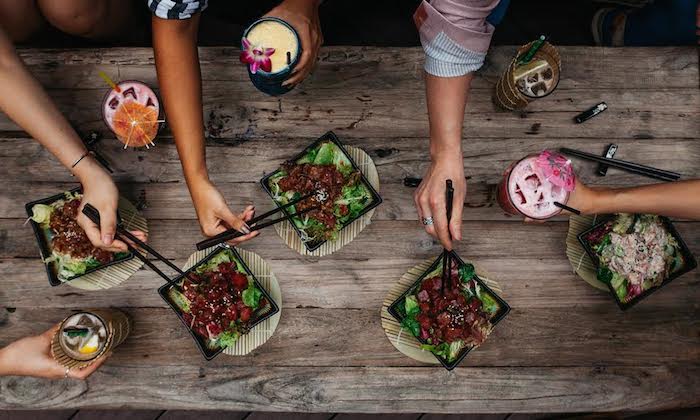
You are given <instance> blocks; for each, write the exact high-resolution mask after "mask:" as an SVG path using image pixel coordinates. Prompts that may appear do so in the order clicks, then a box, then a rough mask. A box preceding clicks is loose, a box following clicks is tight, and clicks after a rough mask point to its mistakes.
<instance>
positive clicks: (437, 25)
mask: <svg viewBox="0 0 700 420" xmlns="http://www.w3.org/2000/svg"><path fill="white" fill-rule="evenodd" d="M499 1H500V0H432V1H431V2H428V1H426V0H423V2H422V3H421V5H420V6H419V7H418V10H416V13H415V14H414V15H413V19H414V21H415V23H416V26H417V27H418V31H419V33H420V39H421V44H422V45H423V49H424V50H425V71H426V72H428V73H429V74H432V75H434V76H438V77H455V76H463V75H465V74H468V73H471V72H473V71H476V70H478V69H479V68H480V67H481V66H482V65H483V64H484V59H485V57H486V52H487V51H488V48H489V45H490V43H491V37H492V36H493V31H494V29H495V28H494V26H493V25H491V24H490V23H488V22H487V21H486V18H487V17H488V16H489V14H490V13H491V11H492V10H493V9H494V8H495V7H496V6H497V5H498V2H499Z"/></svg>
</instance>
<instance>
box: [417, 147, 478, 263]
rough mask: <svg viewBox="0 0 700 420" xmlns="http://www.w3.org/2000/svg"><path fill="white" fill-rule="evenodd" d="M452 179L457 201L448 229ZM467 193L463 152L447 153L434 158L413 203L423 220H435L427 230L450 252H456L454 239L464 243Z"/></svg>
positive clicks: (454, 202) (455, 201)
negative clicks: (447, 185)
mask: <svg viewBox="0 0 700 420" xmlns="http://www.w3.org/2000/svg"><path fill="white" fill-rule="evenodd" d="M448 179H450V180H452V185H453V187H454V200H453V202H452V203H453V204H452V217H451V219H450V223H449V226H448V223H447V203H446V181H447V180H448ZM466 194H467V182H466V180H465V179H464V164H463V162H462V154H461V153H452V154H446V155H443V156H440V157H436V158H434V159H433V162H432V163H431V164H430V167H429V168H428V171H427V173H426V174H425V176H424V177H423V181H422V182H421V184H420V185H419V186H418V188H417V189H416V192H415V193H414V194H413V200H414V202H415V205H416V209H417V210H418V217H419V219H420V220H421V221H422V220H423V219H425V218H429V217H432V218H433V224H432V225H426V226H425V230H426V232H428V233H429V234H430V235H432V236H435V237H437V238H438V239H439V240H440V242H441V243H442V245H443V246H444V247H445V248H446V249H447V250H452V240H453V239H455V240H458V241H461V240H462V209H463V207H464V205H463V203H464V198H465V196H466Z"/></svg>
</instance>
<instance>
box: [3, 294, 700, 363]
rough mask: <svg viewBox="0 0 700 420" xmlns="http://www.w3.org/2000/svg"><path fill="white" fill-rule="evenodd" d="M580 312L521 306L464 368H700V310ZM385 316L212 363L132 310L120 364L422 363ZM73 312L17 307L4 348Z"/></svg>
mask: <svg viewBox="0 0 700 420" xmlns="http://www.w3.org/2000/svg"><path fill="white" fill-rule="evenodd" d="M645 303H647V302H645ZM572 307H573V305H572V306H570V307H555V308H521V307H517V306H514V309H513V311H512V312H511V313H510V314H509V315H508V316H507V317H506V318H505V319H504V321H503V322H501V323H500V324H499V325H498V326H497V327H496V328H495V330H494V332H493V334H492V335H491V336H489V338H488V340H487V341H486V342H485V343H484V344H483V345H482V346H481V347H480V348H479V349H477V350H475V351H473V352H472V353H470V354H469V356H468V358H467V359H465V361H464V363H463V364H462V366H478V367H498V366H501V367H503V366H532V367H536V366H569V367H575V366H609V365H618V366H622V365H632V366H663V365H667V364H669V363H682V364H693V363H694V361H696V360H697V359H698V358H699V357H700V339H698V337H697V331H698V328H699V327H700V321H699V320H698V316H699V315H700V312H699V311H698V309H697V308H693V306H692V304H690V303H686V304H685V305H683V306H682V307H679V306H678V305H660V304H656V302H653V301H650V302H648V303H647V304H646V305H645V306H644V307H642V306H640V307H639V310H635V311H634V312H630V313H629V314H627V313H622V312H620V310H619V309H618V308H617V307H616V306H615V304H614V302H612V301H611V299H601V301H600V302H597V303H596V304H591V305H577V306H575V309H576V310H572ZM635 309H636V308H635ZM378 312H379V311H378V310H377V309H376V308H371V309H314V308H298V309H297V308H290V309H285V310H284V314H283V316H282V319H281V320H280V324H279V328H278V330H277V331H276V333H275V334H274V335H273V336H272V338H270V339H269V340H268V341H267V342H266V343H265V344H264V345H263V346H261V347H260V348H258V349H256V350H254V351H253V352H252V353H251V354H252V357H228V356H225V355H222V356H220V357H218V358H216V359H215V360H214V361H212V362H210V363H207V362H206V361H205V360H204V359H203V358H202V356H201V354H200V353H199V351H198V349H197V348H196V346H195V343H194V341H193V340H192V338H191V337H190V335H189V333H188V332H187V329H186V328H185V327H184V326H183V325H182V324H181V322H180V321H179V319H178V318H177V316H176V315H175V314H173V313H172V311H171V310H170V309H169V308H131V309H129V310H128V313H129V315H130V316H131V317H132V318H133V320H134V331H133V333H132V334H131V336H130V337H128V338H127V341H126V342H125V343H124V344H123V345H122V346H120V347H119V349H118V350H117V351H116V352H115V355H114V356H113V357H114V361H115V363H117V364H119V363H120V362H123V363H127V364H129V365H130V366H143V367H149V366H156V365H157V366H169V365H182V364H186V365H191V366H222V367H223V366H234V365H235V366H241V367H246V366H258V367H261V368H264V367H269V366H281V367H283V366H326V367H346V366H357V367H360V366H373V367H390V366H394V367H402V366H422V364H421V363H420V362H418V361H415V360H413V359H411V358H408V357H406V356H404V355H403V354H401V353H399V352H397V351H396V349H394V347H393V346H392V345H391V343H389V341H388V340H387V339H386V337H385V336H384V332H383V330H382V327H381V321H380V318H379V316H378ZM669 312H670V314H669ZM66 313H67V309H23V308H20V309H17V310H16V311H15V312H13V313H11V314H7V315H6V316H4V321H3V322H4V324H5V325H4V327H3V336H2V339H0V344H6V343H7V342H10V341H12V340H14V339H17V338H21V337H23V336H25V335H27V334H29V333H31V332H36V333H38V332H41V331H44V330H46V329H48V328H49V327H50V326H51V325H52V324H54V323H55V322H56V319H61V318H62V317H65V316H66ZM649 319H655V322H654V323H650V322H649ZM554 320H557V321H556V322H554ZM28 326H31V330H30V331H27V328H28ZM650 337H653V338H654V339H653V340H650ZM555 342H556V351H552V346H553V343H555ZM164 343H167V345H164ZM670 346H673V349H672V351H670V350H671V348H670ZM423 366H424V365H423Z"/></svg>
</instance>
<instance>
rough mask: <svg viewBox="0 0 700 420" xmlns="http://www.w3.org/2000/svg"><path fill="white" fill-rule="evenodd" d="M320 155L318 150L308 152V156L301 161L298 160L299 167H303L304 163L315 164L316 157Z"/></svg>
mask: <svg viewBox="0 0 700 420" xmlns="http://www.w3.org/2000/svg"><path fill="white" fill-rule="evenodd" d="M317 154H318V149H317V148H314V149H311V150H309V151H308V152H306V154H305V155H304V156H303V157H302V158H301V159H299V160H297V163H298V164H299V165H303V164H304V163H314V160H316V155H317Z"/></svg>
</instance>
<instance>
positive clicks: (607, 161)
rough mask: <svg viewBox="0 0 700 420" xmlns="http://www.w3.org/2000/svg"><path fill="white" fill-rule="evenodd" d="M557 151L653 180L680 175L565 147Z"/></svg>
mask: <svg viewBox="0 0 700 420" xmlns="http://www.w3.org/2000/svg"><path fill="white" fill-rule="evenodd" d="M559 151H560V152H562V153H564V154H566V155H570V156H576V157H579V158H582V159H587V160H592V161H594V162H598V163H602V164H604V165H607V166H612V167H613V168H617V169H622V170H623V171H627V172H631V173H635V174H638V175H644V176H648V177H650V178H654V179H660V180H661V181H667V182H671V181H677V180H678V179H679V178H680V177H681V174H679V173H677V172H672V171H666V170H663V169H658V168H654V167H651V166H646V165H640V164H639V163H634V162H628V161H626V160H619V159H613V158H608V157H604V156H598V155H594V154H593V153H588V152H582V151H580V150H574V149H569V148H566V147H562V148H561V149H559Z"/></svg>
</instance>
